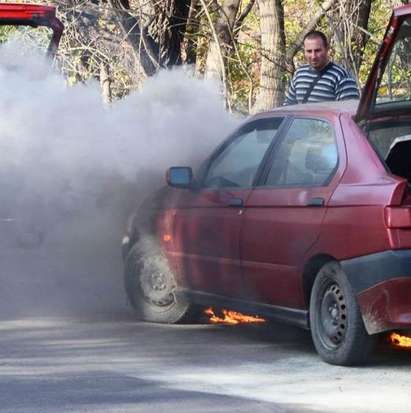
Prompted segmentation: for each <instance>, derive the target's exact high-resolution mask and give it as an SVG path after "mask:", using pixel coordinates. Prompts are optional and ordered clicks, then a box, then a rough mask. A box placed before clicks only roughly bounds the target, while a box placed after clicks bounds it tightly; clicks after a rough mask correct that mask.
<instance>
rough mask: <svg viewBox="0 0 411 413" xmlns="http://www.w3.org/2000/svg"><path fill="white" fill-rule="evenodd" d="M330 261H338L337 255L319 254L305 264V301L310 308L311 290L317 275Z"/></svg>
mask: <svg viewBox="0 0 411 413" xmlns="http://www.w3.org/2000/svg"><path fill="white" fill-rule="evenodd" d="M330 261H337V259H336V258H335V257H333V256H332V255H329V254H317V255H314V256H313V257H311V258H310V259H309V260H308V261H307V262H306V263H305V265H304V270H303V293H304V302H305V304H306V307H307V308H308V307H309V305H310V296H311V290H312V288H313V285H314V280H315V277H316V276H317V274H318V271H320V269H321V267H322V266H323V265H324V264H326V263H327V262H330Z"/></svg>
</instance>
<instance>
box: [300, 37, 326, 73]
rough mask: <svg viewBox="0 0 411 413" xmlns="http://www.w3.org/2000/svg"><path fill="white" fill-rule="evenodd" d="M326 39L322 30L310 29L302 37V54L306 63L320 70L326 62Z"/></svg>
mask: <svg viewBox="0 0 411 413" xmlns="http://www.w3.org/2000/svg"><path fill="white" fill-rule="evenodd" d="M328 50H329V47H328V40H327V37H326V36H325V34H324V33H323V32H319V31H312V32H309V33H308V34H306V35H305V37H304V56H305V59H306V60H307V63H308V64H309V65H310V66H311V67H312V68H313V69H316V70H321V69H322V68H323V67H324V66H325V65H326V64H327V63H328Z"/></svg>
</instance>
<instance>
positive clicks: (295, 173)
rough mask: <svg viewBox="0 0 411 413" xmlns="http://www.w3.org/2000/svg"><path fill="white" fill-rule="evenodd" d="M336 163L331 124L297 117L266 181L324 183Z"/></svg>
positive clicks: (310, 184) (298, 183) (269, 183)
mask: <svg viewBox="0 0 411 413" xmlns="http://www.w3.org/2000/svg"><path fill="white" fill-rule="evenodd" d="M337 163H338V152H337V146H336V142H335V138H334V133H333V130H332V127H331V126H330V124H328V123H327V122H324V121H322V120H317V119H295V120H294V121H293V123H292V125H291V126H290V129H289V130H288V132H287V134H286V136H285V137H284V139H283V140H282V141H281V143H280V145H279V147H278V148H277V150H276V152H275V154H274V157H273V161H272V166H271V169H270V171H269V173H268V177H267V180H266V183H265V185H268V186H321V185H325V184H326V183H327V182H328V180H329V179H330V177H331V176H332V174H333V171H334V170H335V168H336V166H337Z"/></svg>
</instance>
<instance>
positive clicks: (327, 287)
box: [310, 262, 374, 366]
mask: <svg viewBox="0 0 411 413" xmlns="http://www.w3.org/2000/svg"><path fill="white" fill-rule="evenodd" d="M310 328H311V335H312V338H313V342H314V346H315V348H316V350H317V352H318V354H319V355H320V356H321V358H322V359H323V360H324V361H326V362H328V363H331V364H337V365H342V366H350V365H356V364H362V363H365V362H366V361H367V360H368V358H369V355H370V352H371V351H372V348H373V344H374V338H373V337H371V336H369V335H368V333H367V332H366V330H365V327H364V323H363V320H362V317H361V312H360V309H359V307H358V304H357V301H356V299H355V295H354V292H353V290H352V287H351V285H350V283H349V281H348V279H347V276H346V275H345V273H344V271H343V270H342V269H341V267H340V265H339V264H338V263H337V262H328V263H327V264H325V265H324V266H323V267H322V268H321V269H320V271H319V272H318V274H317V277H316V279H315V281H314V285H313V288H312V291H311V299H310Z"/></svg>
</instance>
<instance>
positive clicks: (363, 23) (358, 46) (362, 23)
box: [351, 0, 372, 73]
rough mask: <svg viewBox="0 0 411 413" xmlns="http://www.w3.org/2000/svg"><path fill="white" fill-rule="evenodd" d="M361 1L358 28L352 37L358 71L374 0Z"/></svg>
mask: <svg viewBox="0 0 411 413" xmlns="http://www.w3.org/2000/svg"><path fill="white" fill-rule="evenodd" d="M360 1H361V3H360V4H359V6H358V13H357V30H356V31H355V32H354V35H353V37H352V39H351V43H352V44H354V47H353V49H354V66H355V68H356V73H358V72H359V70H360V67H361V64H362V58H363V56H364V49H365V45H366V43H367V41H368V37H369V36H368V34H367V33H368V20H369V17H370V12H371V2H372V0H360Z"/></svg>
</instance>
